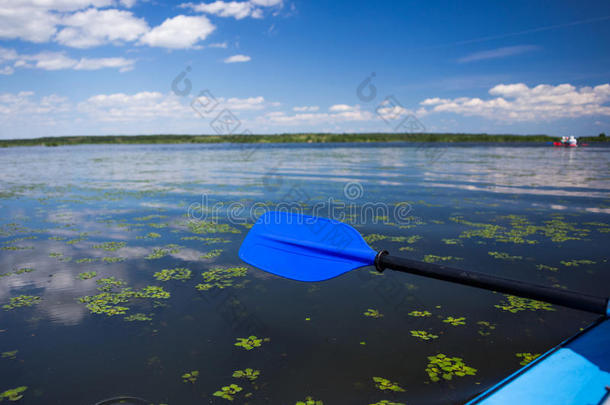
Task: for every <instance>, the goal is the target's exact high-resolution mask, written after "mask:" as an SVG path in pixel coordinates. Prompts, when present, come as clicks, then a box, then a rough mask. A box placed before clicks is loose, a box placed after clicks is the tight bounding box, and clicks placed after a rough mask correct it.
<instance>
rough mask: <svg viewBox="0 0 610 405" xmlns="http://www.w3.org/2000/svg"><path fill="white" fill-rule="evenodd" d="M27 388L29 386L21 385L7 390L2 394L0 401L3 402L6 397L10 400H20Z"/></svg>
mask: <svg viewBox="0 0 610 405" xmlns="http://www.w3.org/2000/svg"><path fill="white" fill-rule="evenodd" d="M27 389H28V387H26V386H21V387H17V388H13V389H11V390H6V391H4V392H3V393H1V394H0V402H2V401H3V400H4V399H8V400H9V401H19V400H20V399H21V398H23V393H24V392H25V391H26V390H27Z"/></svg>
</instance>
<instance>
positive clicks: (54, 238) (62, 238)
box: [49, 236, 68, 242]
mask: <svg viewBox="0 0 610 405" xmlns="http://www.w3.org/2000/svg"><path fill="white" fill-rule="evenodd" d="M66 239H68V238H65V237H63V236H49V240H56V241H58V242H63V241H64V240H66Z"/></svg>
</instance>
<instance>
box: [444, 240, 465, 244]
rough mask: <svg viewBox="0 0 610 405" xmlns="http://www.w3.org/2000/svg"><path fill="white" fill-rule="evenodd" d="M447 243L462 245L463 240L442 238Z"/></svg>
mask: <svg viewBox="0 0 610 405" xmlns="http://www.w3.org/2000/svg"><path fill="white" fill-rule="evenodd" d="M442 241H443V243H444V244H445V245H461V244H462V241H461V240H459V239H442Z"/></svg>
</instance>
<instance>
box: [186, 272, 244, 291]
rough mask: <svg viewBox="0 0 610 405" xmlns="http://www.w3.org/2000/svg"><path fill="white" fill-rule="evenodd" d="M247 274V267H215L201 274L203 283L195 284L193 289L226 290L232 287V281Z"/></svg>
mask: <svg viewBox="0 0 610 405" xmlns="http://www.w3.org/2000/svg"><path fill="white" fill-rule="evenodd" d="M247 272H248V268H247V267H215V268H213V269H211V270H209V271H206V272H203V273H201V275H202V276H203V279H204V281H205V283H203V284H197V286H195V288H197V289H198V290H200V291H207V290H209V289H212V288H220V289H223V288H226V287H232V286H233V279H235V278H238V277H245V276H246V273H247Z"/></svg>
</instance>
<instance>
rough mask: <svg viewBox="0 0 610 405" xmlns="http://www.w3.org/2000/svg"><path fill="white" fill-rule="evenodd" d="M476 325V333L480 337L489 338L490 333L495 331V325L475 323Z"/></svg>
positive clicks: (483, 322) (481, 322)
mask: <svg viewBox="0 0 610 405" xmlns="http://www.w3.org/2000/svg"><path fill="white" fill-rule="evenodd" d="M477 325H479V326H480V329H479V330H478V331H477V333H478V334H479V335H481V336H489V335H491V331H492V330H494V329H496V325H495V324H493V323H491V322H487V321H479V322H477Z"/></svg>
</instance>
